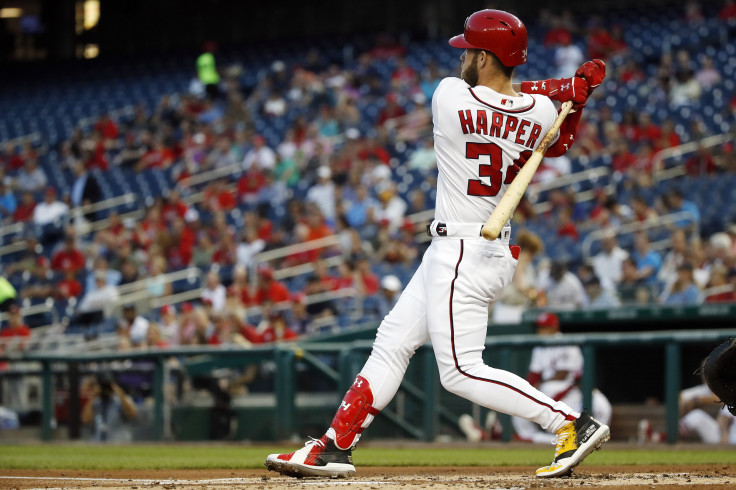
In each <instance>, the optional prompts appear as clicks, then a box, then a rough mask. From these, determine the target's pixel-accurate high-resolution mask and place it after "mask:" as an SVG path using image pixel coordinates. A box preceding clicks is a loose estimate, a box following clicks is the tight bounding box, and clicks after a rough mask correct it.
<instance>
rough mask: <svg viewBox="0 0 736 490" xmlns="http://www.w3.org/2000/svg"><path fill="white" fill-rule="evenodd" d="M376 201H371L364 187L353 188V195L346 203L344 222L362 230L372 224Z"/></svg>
mask: <svg viewBox="0 0 736 490" xmlns="http://www.w3.org/2000/svg"><path fill="white" fill-rule="evenodd" d="M377 206H378V201H376V200H375V199H373V198H372V197H371V196H370V194H369V191H368V189H367V188H366V187H365V186H362V185H359V186H357V187H356V188H355V195H354V196H353V197H352V199H350V200H349V201H348V202H347V203H346V208H347V209H346V211H345V220H346V221H347V223H348V224H349V225H350V226H351V227H353V228H355V229H358V230H360V229H362V228H363V227H365V226H370V225H372V224H373V223H374V221H375V220H374V212H375V209H376V207H377Z"/></svg>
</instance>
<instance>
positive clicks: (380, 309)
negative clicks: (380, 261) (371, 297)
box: [376, 274, 402, 318]
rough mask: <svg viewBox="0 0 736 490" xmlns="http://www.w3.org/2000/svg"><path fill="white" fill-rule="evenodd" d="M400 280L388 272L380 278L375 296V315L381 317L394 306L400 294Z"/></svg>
mask: <svg viewBox="0 0 736 490" xmlns="http://www.w3.org/2000/svg"><path fill="white" fill-rule="evenodd" d="M401 288H402V284H401V280H400V279H399V278H398V277H396V276H394V275H393V274H389V275H387V276H384V277H383V278H381V290H380V292H379V294H378V295H377V296H376V300H377V302H376V315H377V317H378V318H383V317H384V316H386V315H387V314H388V312H389V311H391V309H392V308H393V307H394V305H395V304H396V302H397V301H398V300H399V295H400V294H401Z"/></svg>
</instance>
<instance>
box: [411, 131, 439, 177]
mask: <svg viewBox="0 0 736 490" xmlns="http://www.w3.org/2000/svg"><path fill="white" fill-rule="evenodd" d="M407 164H408V165H409V168H410V169H412V170H423V171H428V170H433V169H434V168H436V167H437V155H435V153H434V141H433V140H432V138H430V137H425V138H423V139H422V144H421V146H419V147H417V148H416V149H415V150H414V151H413V152H412V153H411V156H410V157H409V161H408V162H407Z"/></svg>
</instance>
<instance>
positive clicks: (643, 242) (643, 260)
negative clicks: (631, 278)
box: [631, 232, 662, 284]
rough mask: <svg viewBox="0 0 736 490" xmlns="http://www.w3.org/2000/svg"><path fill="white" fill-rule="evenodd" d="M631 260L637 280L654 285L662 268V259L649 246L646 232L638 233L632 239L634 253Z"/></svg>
mask: <svg viewBox="0 0 736 490" xmlns="http://www.w3.org/2000/svg"><path fill="white" fill-rule="evenodd" d="M631 256H632V258H633V259H634V261H635V262H636V272H637V276H638V277H639V279H641V280H642V281H644V282H646V283H648V284H654V283H655V282H656V280H657V273H658V272H659V269H660V267H662V257H660V255H659V253H657V252H655V251H654V250H652V249H651V248H650V246H649V237H648V236H647V234H646V232H638V233H637V234H636V235H635V237H634V252H633V253H632V255H631Z"/></svg>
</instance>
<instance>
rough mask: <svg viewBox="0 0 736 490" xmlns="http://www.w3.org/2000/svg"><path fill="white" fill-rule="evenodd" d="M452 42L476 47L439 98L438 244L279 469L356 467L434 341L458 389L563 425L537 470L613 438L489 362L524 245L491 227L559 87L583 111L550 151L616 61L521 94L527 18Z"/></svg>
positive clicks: (312, 472)
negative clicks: (379, 418) (336, 403)
mask: <svg viewBox="0 0 736 490" xmlns="http://www.w3.org/2000/svg"><path fill="white" fill-rule="evenodd" d="M450 45H452V46H453V47H457V48H461V49H464V50H465V51H464V52H463V54H462V56H461V57H460V59H461V61H462V65H461V74H460V78H454V77H448V78H445V79H444V80H442V82H440V84H439V85H438V87H437V89H436V90H435V92H434V95H433V97H432V120H433V126H434V148H435V152H436V155H437V167H438V170H439V176H438V180H437V200H436V206H435V219H434V221H433V222H432V223H431V224H430V225H428V227H427V232H428V233H429V234H430V235H431V236H432V237H433V239H432V243H431V245H430V246H429V248H428V249H427V251H426V252H425V254H424V257H423V259H422V263H421V264H420V266H419V268H418V269H417V271H416V272H415V274H414V276H413V277H412V279H411V280H410V281H409V284H408V285H407V286H406V288H405V289H404V291H403V293H402V294H401V296H400V298H399V300H398V302H397V303H396V305H395V306H394V308H393V309H392V310H391V311H390V312H389V314H388V315H386V317H385V318H384V319H383V321H382V322H381V325H380V326H379V328H378V331H377V333H376V340H375V342H374V344H373V350H372V352H371V355H370V357H369V358H368V360H367V361H366V364H365V365H364V366H363V368H362V369H361V371H360V374H358V376H357V377H356V378H355V381H354V383H353V385H352V386H351V388H350V389H349V390H348V392H347V393H346V394H345V397H344V398H343V400H342V403H341V404H340V407H339V408H338V409H337V412H336V414H335V417H334V419H333V420H332V423H331V424H330V427H329V428H328V429H327V432H326V433H325V434H324V436H322V437H321V438H320V439H313V440H310V441H309V442H307V444H306V445H305V446H304V447H303V448H302V449H299V450H297V451H295V452H293V453H288V454H271V455H269V456H268V457H267V458H266V467H267V468H268V469H270V470H274V471H277V472H279V473H282V474H285V475H290V476H296V477H303V476H330V477H336V476H349V475H352V474H354V473H355V467H354V466H353V461H352V449H353V448H354V447H355V445H356V444H357V442H358V439H359V438H360V435H361V433H362V432H363V431H364V430H365V428H366V427H368V425H369V424H370V423H371V421H372V420H373V419H374V417H375V416H376V415H378V413H379V412H380V411H381V409H383V408H384V407H385V406H386V405H388V403H389V402H390V401H391V399H392V398H393V396H394V395H395V394H396V391H397V390H398V388H399V385H400V383H401V380H402V378H403V376H404V373H405V371H406V368H407V366H408V364H409V360H410V358H411V357H412V355H413V354H414V352H415V350H416V349H417V348H418V347H420V346H421V345H422V344H424V343H425V342H427V341H428V340H430V339H431V340H432V347H433V349H434V354H435V358H436V360H437V366H438V368H439V374H440V381H441V383H442V386H443V387H444V388H445V389H446V390H448V391H450V392H452V393H455V394H457V395H459V396H462V397H464V398H466V399H468V400H470V401H472V402H474V403H477V404H479V405H481V406H484V407H487V408H489V409H491V410H495V411H498V412H502V413H507V414H510V415H513V416H518V417H523V418H526V419H529V420H531V421H533V422H535V423H536V424H538V425H540V426H541V427H542V428H543V429H545V430H549V431H552V432H555V433H556V434H557V436H558V441H557V445H556V449H555V456H554V460H553V461H552V463H551V464H550V465H549V466H545V467H543V468H539V469H538V470H537V472H536V474H537V476H539V477H556V476H564V475H569V474H570V473H572V471H573V469H574V468H575V467H576V466H577V465H578V464H579V463H580V462H581V461H582V460H583V459H584V458H585V457H586V456H587V455H588V454H589V453H590V452H592V451H593V450H594V449H596V448H598V447H600V445H601V444H602V443H603V442H605V441H606V440H608V438H609V434H610V432H609V428H608V427H607V426H606V425H603V424H601V423H599V422H598V421H596V420H594V419H593V418H592V417H590V415H588V414H586V413H582V414H581V413H579V412H576V411H574V410H573V409H572V408H570V407H569V406H568V405H566V404H565V403H563V402H559V401H555V400H553V399H552V398H550V397H548V396H547V395H545V394H543V393H542V392H540V391H539V390H537V389H536V388H534V387H532V386H531V385H530V384H529V383H528V382H527V381H525V380H524V379H522V378H521V377H519V376H516V375H515V374H513V373H509V372H506V371H502V370H499V369H494V368H492V367H490V366H487V365H485V364H484V363H483V358H482V352H483V349H484V344H485V338H486V329H487V326H488V304H489V303H490V302H492V301H494V300H495V299H496V298H497V297H498V296H499V294H500V293H501V291H502V290H503V288H504V287H505V286H506V285H507V284H508V283H509V282H510V281H511V278H512V276H513V274H514V269H515V267H516V258H515V257H514V256H515V255H516V256H518V247H509V237H510V234H511V227H510V225H509V224H508V223H507V226H506V227H505V228H504V230H503V231H502V233H501V236H500V237H499V238H498V239H497V240H494V241H487V240H484V239H483V238H482V237H481V234H480V231H481V227H482V225H483V223H484V222H485V221H486V219H487V218H488V217H489V216H490V215H491V212H492V211H493V209H494V208H495V206H496V205H497V204H498V202H499V200H500V199H501V196H502V195H503V193H504V191H505V190H506V187H507V186H508V184H509V183H511V181H512V180H513V178H514V177H515V176H516V174H517V172H518V170H519V168H520V167H521V166H522V165H523V164H524V162H525V161H526V160H527V159H528V158H529V156H530V155H531V153H532V151H533V150H534V149H535V148H536V147H537V146H538V145H539V143H540V142H541V141H542V139H543V138H544V135H545V134H546V133H547V131H548V130H549V129H550V128H551V126H552V124H553V122H554V120H555V118H556V116H557V111H556V109H555V106H554V104H553V102H552V101H551V100H550V97H554V98H555V100H558V101H566V100H571V101H572V102H573V104H574V106H573V108H574V109H575V110H576V112H574V113H572V114H571V115H569V116H568V117H567V119H566V120H565V122H564V124H563V126H562V127H561V129H560V135H559V138H558V140H557V141H556V143H554V144H553V145H552V147H551V148H550V149H549V150H548V152H547V154H548V155H549V156H558V155H562V154H564V153H565V152H566V151H567V150H568V149H569V147H570V145H572V142H573V141H574V139H575V132H576V130H577V124H578V122H579V121H580V114H581V113H582V107H583V106H584V105H585V102H586V100H587V98H588V96H589V95H590V92H591V91H592V90H593V89H594V88H595V87H596V86H597V85H599V84H600V83H601V81H602V80H603V77H604V76H605V65H604V64H603V62H601V61H599V60H595V61H590V62H587V63H585V64H584V65H583V66H581V67H580V68H579V69H578V72H577V73H576V76H575V77H572V78H567V79H560V80H542V81H534V82H523V83H522V84H521V87H520V89H521V90H522V91H523V92H526V93H521V94H520V93H517V92H516V91H515V89H514V87H513V86H512V80H511V77H512V74H513V70H514V67H515V66H518V65H521V64H523V63H526V57H527V32H526V28H525V27H524V24H523V23H522V22H521V21H520V20H519V19H518V18H517V17H516V16H514V15H512V14H509V13H507V12H503V11H500V10H482V11H479V12H476V13H474V14H472V15H471V16H470V17H468V19H467V20H466V22H465V29H464V32H463V34H460V35H458V36H455V37H453V38H452V39H450ZM518 88H519V87H518V86H517V89H518ZM512 250H513V252H512Z"/></svg>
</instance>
